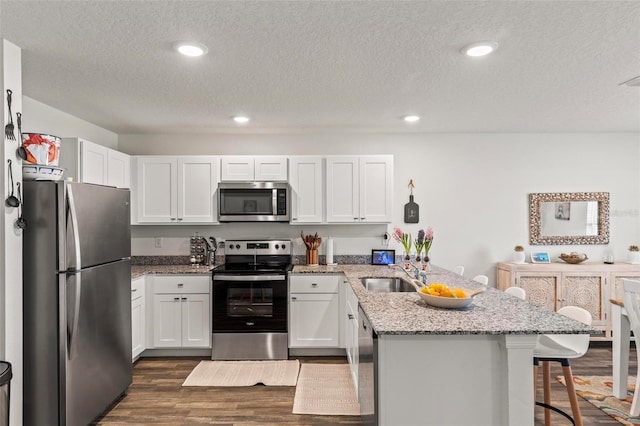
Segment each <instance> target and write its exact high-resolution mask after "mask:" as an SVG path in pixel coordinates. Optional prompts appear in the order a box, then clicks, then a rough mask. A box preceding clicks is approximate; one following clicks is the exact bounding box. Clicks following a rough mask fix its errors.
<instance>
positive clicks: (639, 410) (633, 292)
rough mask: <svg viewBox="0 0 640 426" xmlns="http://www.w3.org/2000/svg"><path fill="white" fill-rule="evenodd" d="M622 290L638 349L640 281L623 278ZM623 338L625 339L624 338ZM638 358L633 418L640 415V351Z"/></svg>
mask: <svg viewBox="0 0 640 426" xmlns="http://www.w3.org/2000/svg"><path fill="white" fill-rule="evenodd" d="M622 289H623V294H622V300H623V302H624V309H625V310H626V311H627V316H628V317H629V324H630V325H631V331H633V338H634V340H635V342H636V348H640V346H639V345H640V281H638V280H630V279H627V278H623V279H622ZM622 337H623V338H624V336H622ZM636 356H637V357H638V372H637V373H636V387H635V391H634V392H633V402H632V403H631V410H630V412H629V414H630V415H631V417H637V416H638V415H640V396H639V395H640V391H639V389H640V374H639V373H640V350H637V351H636Z"/></svg>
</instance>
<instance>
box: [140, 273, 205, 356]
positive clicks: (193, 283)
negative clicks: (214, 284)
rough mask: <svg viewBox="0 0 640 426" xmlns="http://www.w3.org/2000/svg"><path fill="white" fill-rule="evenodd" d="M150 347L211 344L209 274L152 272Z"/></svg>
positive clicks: (184, 346)
mask: <svg viewBox="0 0 640 426" xmlns="http://www.w3.org/2000/svg"><path fill="white" fill-rule="evenodd" d="M150 285H151V286H152V288H153V324H152V328H153V330H152V333H153V346H154V348H207V347H211V326H210V324H211V286H210V277H209V276H206V275H205V276H184V275H182V276H181V275H175V276H174V275H172V276H158V275H156V276H153V277H152V283H151V284H150Z"/></svg>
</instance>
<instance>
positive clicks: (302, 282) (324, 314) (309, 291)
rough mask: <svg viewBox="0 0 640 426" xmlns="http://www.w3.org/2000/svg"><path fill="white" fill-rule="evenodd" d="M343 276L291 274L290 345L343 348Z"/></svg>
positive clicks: (291, 346)
mask: <svg viewBox="0 0 640 426" xmlns="http://www.w3.org/2000/svg"><path fill="white" fill-rule="evenodd" d="M340 282H342V276H341V275H326V274H318V275H291V276H290V277H289V347H290V348H339V347H340V292H339V289H340Z"/></svg>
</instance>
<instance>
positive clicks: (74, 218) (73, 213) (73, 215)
mask: <svg viewBox="0 0 640 426" xmlns="http://www.w3.org/2000/svg"><path fill="white" fill-rule="evenodd" d="M67 201H68V203H69V217H70V219H71V228H72V231H73V245H74V251H75V258H76V259H75V261H76V264H75V267H74V269H76V270H79V269H80V268H82V263H81V254H80V234H79V232H80V231H79V229H78V212H77V210H76V203H75V201H74V199H73V191H72V189H71V185H67Z"/></svg>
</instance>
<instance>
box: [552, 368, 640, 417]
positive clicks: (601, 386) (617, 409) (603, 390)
mask: <svg viewBox="0 0 640 426" xmlns="http://www.w3.org/2000/svg"><path fill="white" fill-rule="evenodd" d="M556 380H557V381H559V382H560V383H562V384H563V385H564V384H565V383H564V377H563V376H556ZM573 384H574V386H575V388H576V393H577V394H578V395H580V396H581V397H582V398H584V399H586V400H587V401H589V402H590V403H591V404H593V405H595V406H596V407H598V408H599V409H601V410H602V411H604V412H605V413H607V414H608V415H609V416H611V417H613V418H614V419H616V420H617V421H619V422H620V423H622V424H623V425H627V426H632V425H640V417H631V416H629V410H630V409H631V402H632V401H633V390H634V388H635V384H636V378H635V377H632V376H629V378H628V382H627V398H626V399H623V400H620V399H618V398H616V397H615V396H613V379H612V378H611V376H573Z"/></svg>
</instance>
